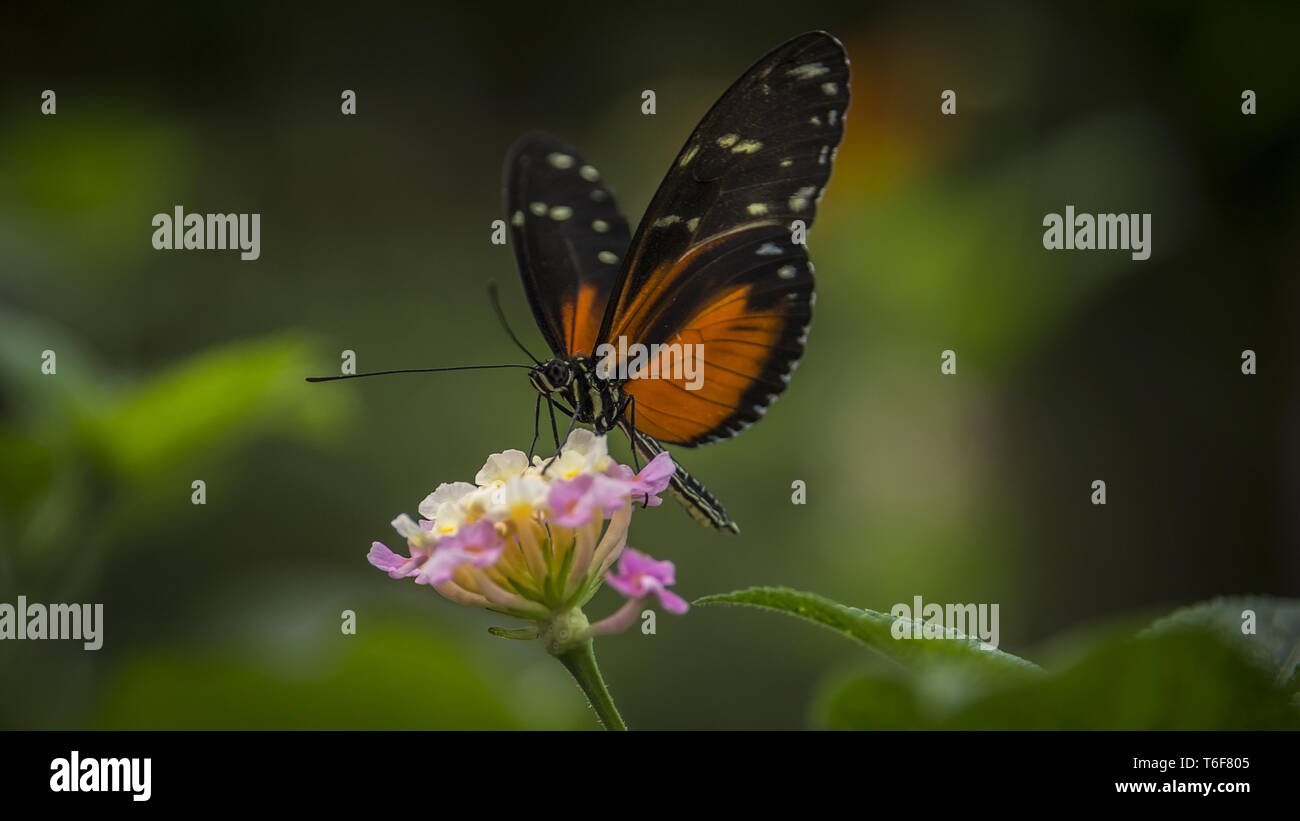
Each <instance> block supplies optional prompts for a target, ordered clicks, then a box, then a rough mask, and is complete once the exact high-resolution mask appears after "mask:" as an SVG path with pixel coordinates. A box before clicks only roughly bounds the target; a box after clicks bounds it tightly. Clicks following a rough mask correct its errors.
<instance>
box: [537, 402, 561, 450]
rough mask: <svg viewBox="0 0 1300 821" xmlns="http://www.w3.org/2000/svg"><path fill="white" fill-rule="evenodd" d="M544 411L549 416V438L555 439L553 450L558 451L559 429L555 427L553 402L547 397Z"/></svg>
mask: <svg viewBox="0 0 1300 821" xmlns="http://www.w3.org/2000/svg"><path fill="white" fill-rule="evenodd" d="M539 396H540V394H539ZM546 410H547V411H548V412H550V414H551V436H554V437H555V449H556V450H557V451H558V450H559V449H560V429H559V428H558V427H556V425H555V401H554V400H552V399H551V398H550V397H549V396H548V397H547V398H546Z"/></svg>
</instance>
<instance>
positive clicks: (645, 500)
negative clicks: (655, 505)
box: [625, 395, 650, 510]
mask: <svg viewBox="0 0 1300 821" xmlns="http://www.w3.org/2000/svg"><path fill="white" fill-rule="evenodd" d="M625 407H626V408H627V422H628V425H629V427H631V428H632V430H636V397H635V396H631V395H629V396H628V397H627V405H626V406H625ZM629 441H630V442H631V444H632V466H633V469H634V470H635V471H636V472H637V473H640V472H641V454H640V453H638V452H637V448H636V442H635V441H632V440H630V439H629ZM649 505H650V494H649V493H647V494H645V495H644V496H642V497H641V509H642V510H645V509H646V508H647V507H648V506H649Z"/></svg>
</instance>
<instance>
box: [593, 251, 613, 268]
mask: <svg viewBox="0 0 1300 821" xmlns="http://www.w3.org/2000/svg"><path fill="white" fill-rule="evenodd" d="M596 259H599V260H600V261H601V262H603V263H605V264H606V265H613V264H614V263H616V262H618V254H616V253H614V252H613V251H601V252H600V253H599V254H597V255H596Z"/></svg>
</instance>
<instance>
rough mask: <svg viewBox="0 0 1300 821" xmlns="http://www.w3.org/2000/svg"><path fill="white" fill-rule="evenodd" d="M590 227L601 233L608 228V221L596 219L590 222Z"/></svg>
mask: <svg viewBox="0 0 1300 821" xmlns="http://www.w3.org/2000/svg"><path fill="white" fill-rule="evenodd" d="M591 227H592V229H593V230H595V231H597V232H598V233H601V234H603V233H605V232H606V231H608V230H609V223H608V222H605V221H604V220H596V221H595V222H593V223H592V224H591Z"/></svg>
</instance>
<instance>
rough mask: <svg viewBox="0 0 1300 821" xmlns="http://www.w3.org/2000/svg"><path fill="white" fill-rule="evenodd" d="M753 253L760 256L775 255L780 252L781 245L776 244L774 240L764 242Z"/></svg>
mask: <svg viewBox="0 0 1300 821" xmlns="http://www.w3.org/2000/svg"><path fill="white" fill-rule="evenodd" d="M754 253H756V254H758V255H759V256H760V257H770V256H775V255H777V254H779V253H781V246H780V245H777V244H776V243H775V242H765V243H763V244H762V245H760V246H759V247H758V250H757V251H755V252H754Z"/></svg>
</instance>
